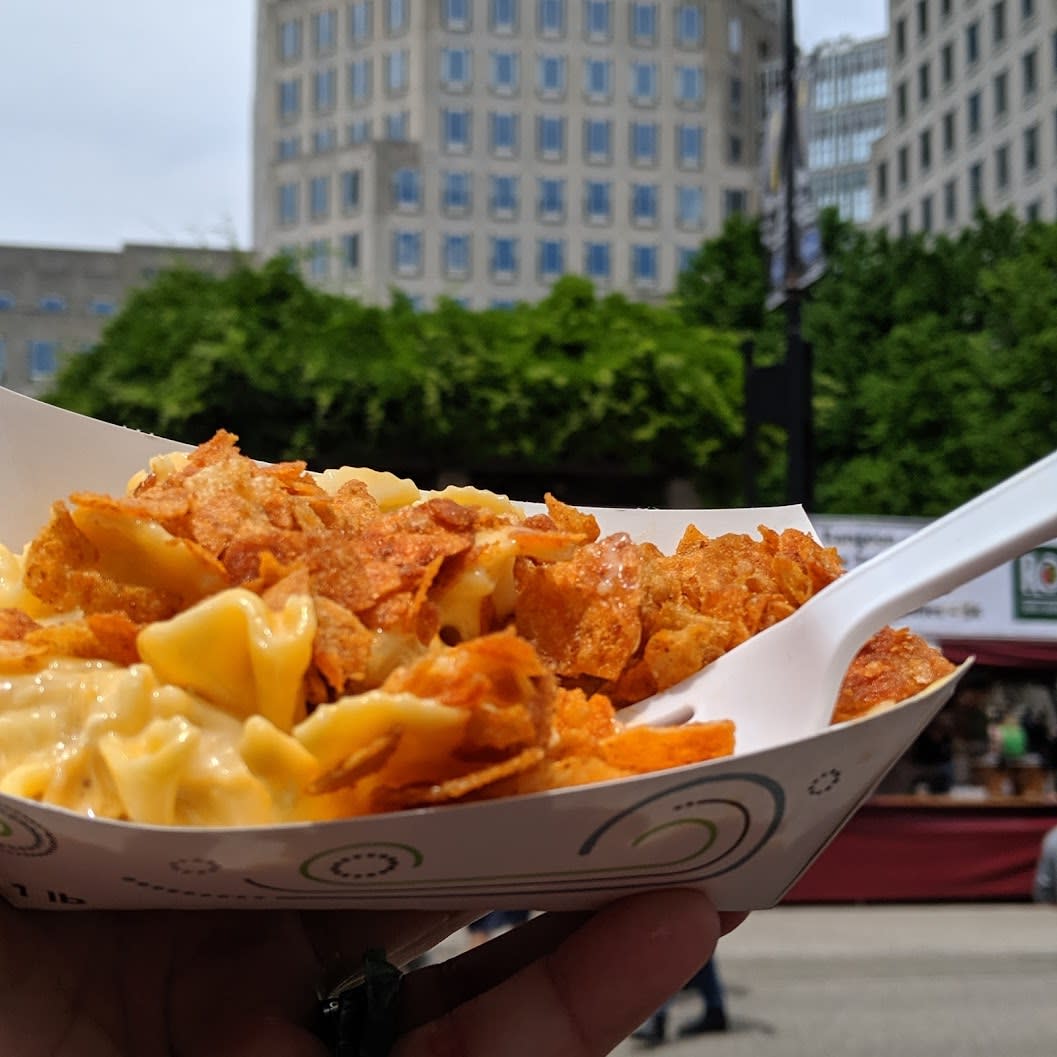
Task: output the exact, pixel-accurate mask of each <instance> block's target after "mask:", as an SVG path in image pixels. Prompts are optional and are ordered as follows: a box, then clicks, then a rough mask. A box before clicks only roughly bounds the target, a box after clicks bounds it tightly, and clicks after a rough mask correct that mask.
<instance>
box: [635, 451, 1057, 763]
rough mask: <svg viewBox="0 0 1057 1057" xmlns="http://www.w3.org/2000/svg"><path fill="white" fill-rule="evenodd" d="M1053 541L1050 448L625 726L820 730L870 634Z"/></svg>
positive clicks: (785, 735) (771, 740)
mask: <svg viewBox="0 0 1057 1057" xmlns="http://www.w3.org/2000/svg"><path fill="white" fill-rule="evenodd" d="M1055 537H1057V452H1054V453H1053V454H1051V455H1048V456H1046V458H1044V459H1041V460H1039V461H1038V462H1036V463H1034V464H1032V465H1031V466H1029V467H1028V468H1027V469H1025V470H1022V471H1021V472H1020V473H1018V474H1016V475H1015V476H1013V477H1010V478H1009V479H1008V480H1005V481H1003V482H1002V483H1001V484H998V485H996V486H995V487H994V488H991V489H989V490H988V491H986V492H984V493H983V494H981V495H979V496H977V497H976V498H975V499H973V500H970V502H968V503H966V504H965V505H964V506H960V507H957V508H956V509H955V510H952V511H951V512H950V513H949V514H945V515H944V516H943V517H941V518H939V519H938V520H936V521H933V522H931V523H930V524H928V525H926V526H925V527H924V528H922V529H921V530H920V531H918V532H916V533H914V535H912V536H909V537H907V538H906V539H904V540H901V541H900V542H899V543H897V544H895V545H894V546H892V547H890V548H888V549H887V550H885V551H882V552H881V553H880V554H878V555H876V556H875V557H874V558H871V559H870V560H869V561H867V562H864V563H863V564H862V565H860V566H858V567H857V568H855V569H853V570H851V572H848V573H846V574H845V575H843V576H841V577H840V578H838V579H837V580H835V581H834V582H833V583H831V584H829V585H828V586H827V587H825V588H824V589H823V590H822V591H820V592H819V593H818V594H817V595H815V596H814V597H813V598H811V599H810V600H809V601H808V602H806V603H805V604H804V605H803V606H801V607H800V608H799V609H798V610H797V611H796V612H795V613H793V614H792V615H791V616H788V617H786V618H785V619H784V620H782V621H780V622H779V623H777V624H775V625H773V626H772V627H770V628H768V629H766V630H765V631H762V632H759V633H758V634H757V635H754V636H753V637H752V638H750V639H748V640H747V641H746V642H743V643H742V644H741V645H740V646H738V647H736V648H735V649H733V650H731V651H730V652H729V653H727V654H724V655H723V656H722V657H720V658H719V659H718V660H716V661H713V662H712V663H711V664H710V665H708V667H707V668H704V669H703V670H702V671H701V672H699V673H698V674H696V675H693V676H691V677H690V678H688V679H685V680H684V681H683V682H681V683H678V684H677V685H676V686H673V687H672V688H671V689H669V690H665V691H664V692H662V693H660V694H657V695H655V696H654V697H651V698H648V699H646V700H645V701H641V702H639V703H638V704H635V705H631V706H629V707H628V708H625V709H622V710H621V712H620V718H621V719H622V720H623V721H624V722H625V723H627V724H628V725H633V726H641V725H643V724H650V725H656V726H671V725H674V724H678V723H685V722H688V721H690V720H709V719H722V718H729V719H733V720H734V722H735V724H736V726H737V745H738V752H739V753H743V752H752V751H755V750H758V749H766V748H771V747H772V746H775V745H780V744H783V743H786V742H789V741H792V740H795V739H798V738H802V737H805V736H807V735H810V734H815V733H818V732H819V731H821V730H823V729H824V728H825V727H826V726H827V725H828V724H829V720H830V716H831V715H832V713H833V706H834V704H835V702H836V700H837V695H838V693H839V692H840V686H841V682H842V681H843V679H844V674H845V672H846V671H847V669H848V665H849V664H850V663H851V662H852V660H853V659H854V657H855V654H856V653H857V652H858V651H859V648H860V647H861V646H862V645H863V643H864V642H865V641H866V640H867V639H868V638H869V637H870V636H871V635H873V634H874V633H875V632H877V631H880V630H881V628H883V627H885V626H886V625H888V624H891V623H892V622H893V621H895V620H897V619H898V618H900V617H903V616H906V614H907V613H910V612H912V611H913V610H915V609H917V608H918V607H920V606H923V605H924V604H925V603H926V602H930V601H932V600H933V599H934V598H938V597H939V596H940V595H943V594H946V593H947V592H948V591H951V590H953V589H954V588H955V587H958V586H960V585H961V584H963V583H966V582H967V581H969V580H972V579H973V578H975V577H977V576H980V575H982V574H983V573H985V572H988V571H989V570H990V569H993V568H995V567H996V566H998V565H1001V564H1002V563H1003V562H1007V561H1011V560H1013V559H1015V558H1017V557H1019V556H1020V555H1022V554H1024V553H1026V552H1027V551H1029V550H1031V548H1032V547H1037V546H1039V545H1041V544H1043V543H1046V542H1047V541H1049V540H1052V539H1054V538H1055Z"/></svg>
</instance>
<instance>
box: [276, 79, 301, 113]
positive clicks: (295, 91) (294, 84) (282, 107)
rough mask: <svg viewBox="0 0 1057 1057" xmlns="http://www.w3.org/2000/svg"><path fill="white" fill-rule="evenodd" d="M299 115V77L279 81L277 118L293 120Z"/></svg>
mask: <svg viewBox="0 0 1057 1057" xmlns="http://www.w3.org/2000/svg"><path fill="white" fill-rule="evenodd" d="M300 116H301V78H300V77H291V78H289V79H288V80H285V81H280V82H279V120H280V121H295V120H297V118H299V117H300Z"/></svg>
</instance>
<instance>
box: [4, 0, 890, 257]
mask: <svg viewBox="0 0 1057 1057" xmlns="http://www.w3.org/2000/svg"><path fill="white" fill-rule="evenodd" d="M621 2H623V0H621ZM254 9H255V2H254V0H176V2H173V0H0V98H2V99H4V100H6V102H5V105H4V109H3V117H2V118H0V243H28V244H34V245H46V246H79V247H88V248H101V249H102V248H116V247H117V246H119V245H120V244H121V243H122V242H164V243H183V244H193V243H198V244H202V243H208V244H211V245H219V246H230V245H232V244H233V243H234V244H237V245H239V246H243V247H247V246H248V245H249V241H250V129H251V107H252V92H253V88H252V85H253V47H254ZM885 11H886V7H885V0H796V25H797V38H798V40H799V42H800V45H801V47H802V48H804V49H805V50H810V48H812V47H813V46H814V45H815V44H817V43H819V41H822V40H829V39H832V38H835V37H839V36H842V35H845V34H847V35H851V36H856V37H862V36H872V35H874V34H878V33H883V32H885V28H886V27H885V18H886V15H885Z"/></svg>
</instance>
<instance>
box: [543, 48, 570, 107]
mask: <svg viewBox="0 0 1057 1057" xmlns="http://www.w3.org/2000/svg"><path fill="white" fill-rule="evenodd" d="M536 91H537V92H538V93H539V94H540V95H541V96H543V97H544V98H547V99H554V98H557V97H559V96H561V95H563V94H564V93H565V56H564V55H541V56H540V57H539V60H538V62H537V65H536Z"/></svg>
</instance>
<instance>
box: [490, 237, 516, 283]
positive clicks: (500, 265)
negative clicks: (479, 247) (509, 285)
mask: <svg viewBox="0 0 1057 1057" xmlns="http://www.w3.org/2000/svg"><path fill="white" fill-rule="evenodd" d="M491 258H492V259H491V264H490V268H491V272H492V275H493V276H496V277H499V278H512V277H513V276H515V275H517V269H518V241H517V239H516V238H510V237H507V236H494V237H493V238H492V253H491Z"/></svg>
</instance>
